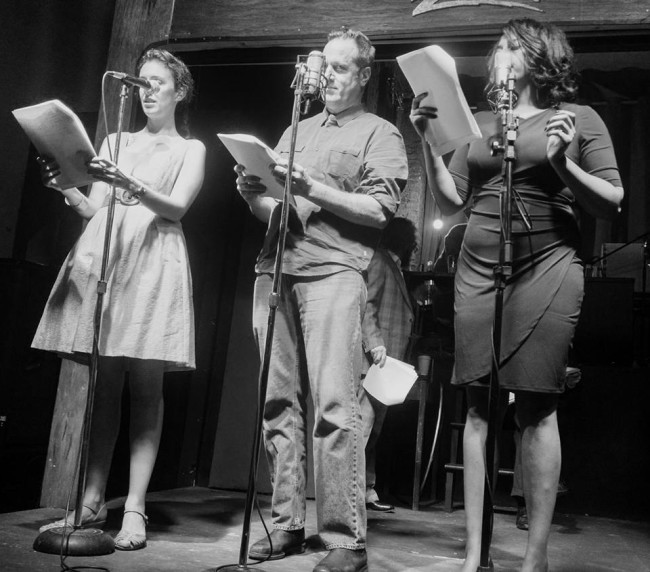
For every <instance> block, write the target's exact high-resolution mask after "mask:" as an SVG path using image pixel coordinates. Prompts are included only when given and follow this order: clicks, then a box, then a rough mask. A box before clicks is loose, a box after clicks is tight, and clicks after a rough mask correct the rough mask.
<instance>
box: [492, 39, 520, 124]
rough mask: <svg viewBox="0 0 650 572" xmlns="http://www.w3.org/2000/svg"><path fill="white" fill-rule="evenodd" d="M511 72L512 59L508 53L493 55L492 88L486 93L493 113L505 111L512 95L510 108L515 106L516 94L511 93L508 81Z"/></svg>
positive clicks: (500, 52) (501, 52)
mask: <svg viewBox="0 0 650 572" xmlns="http://www.w3.org/2000/svg"><path fill="white" fill-rule="evenodd" d="M511 72H512V57H511V55H510V54H509V53H507V52H503V51H497V52H496V53H495V54H494V66H493V68H492V80H493V82H492V87H491V88H490V91H489V92H488V93H487V100H488V103H489V104H490V108H491V109H492V112H493V113H499V111H505V110H507V109H508V108H509V107H510V105H511V102H510V96H511V95H512V107H514V106H515V105H516V104H517V92H515V91H514V89H513V90H512V91H511V89H510V87H511V86H510V85H509V82H508V79H509V78H510V73H511Z"/></svg>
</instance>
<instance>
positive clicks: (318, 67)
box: [303, 50, 325, 96]
mask: <svg viewBox="0 0 650 572" xmlns="http://www.w3.org/2000/svg"><path fill="white" fill-rule="evenodd" d="M324 74H325V55H324V54H323V52H318V51H315V50H314V51H313V52H309V55H308V56H307V71H306V75H305V79H304V84H303V85H304V91H305V95H311V96H318V93H319V91H320V90H321V89H322V88H323V85H324V79H325V78H324Z"/></svg>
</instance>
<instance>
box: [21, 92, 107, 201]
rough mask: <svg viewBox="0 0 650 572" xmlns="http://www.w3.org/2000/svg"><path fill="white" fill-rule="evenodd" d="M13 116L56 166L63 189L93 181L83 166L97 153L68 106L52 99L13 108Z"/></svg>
mask: <svg viewBox="0 0 650 572" xmlns="http://www.w3.org/2000/svg"><path fill="white" fill-rule="evenodd" d="M13 114H14V117H15V118H16V119H17V121H18V123H20V125H21V127H22V128H23V129H24V130H25V133H27V136H28V137H29V138H30V139H31V141H32V143H33V144H34V147H36V149H37V150H38V152H39V153H40V154H41V155H47V156H49V157H52V158H54V159H55V160H56V162H57V163H58V164H59V169H60V170H61V174H60V175H59V176H58V177H57V178H56V182H57V183H58V185H59V186H60V187H61V188H62V189H64V190H65V189H69V188H71V187H82V186H84V185H88V184H89V183H93V182H94V181H95V179H94V178H93V177H92V176H90V175H89V174H88V169H87V166H86V165H87V164H88V161H90V160H91V159H92V158H93V157H94V156H95V155H97V153H95V149H94V148H93V146H92V143H91V142H90V139H89V138H88V134H87V133H86V130H85V129H84V126H83V124H82V123H81V120H80V119H79V117H77V115H76V114H75V113H74V112H73V111H72V110H71V109H70V108H69V107H68V106H67V105H64V104H63V103H61V102H60V101H59V100H58V99H52V100H50V101H44V102H43V103H39V104H37V105H30V106H29V107H21V108H20V109H14V111H13Z"/></svg>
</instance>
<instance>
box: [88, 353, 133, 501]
mask: <svg viewBox="0 0 650 572" xmlns="http://www.w3.org/2000/svg"><path fill="white" fill-rule="evenodd" d="M123 387H124V361H123V359H122V358H107V357H102V358H100V362H99V370H98V375H97V385H96V387H95V400H94V404H93V416H92V426H91V431H90V441H89V444H88V445H89V446H88V472H87V477H86V489H85V491H84V505H86V506H88V507H90V508H92V509H93V510H97V509H99V508H100V507H101V506H102V505H103V504H104V502H105V492H106V482H107V480H108V474H109V471H110V468H111V462H112V460H113V451H114V449H115V442H116V440H117V435H118V433H119V430H120V416H121V405H122V389H123Z"/></svg>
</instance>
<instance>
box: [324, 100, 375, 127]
mask: <svg viewBox="0 0 650 572" xmlns="http://www.w3.org/2000/svg"><path fill="white" fill-rule="evenodd" d="M365 112H366V110H365V108H364V106H363V103H359V104H357V105H353V106H352V107H348V108H347V109H344V110H343V111H341V112H340V113H337V114H336V115H334V114H332V113H330V112H329V111H327V108H325V109H323V121H322V122H321V125H325V122H326V121H327V118H328V117H329V116H330V115H334V117H335V118H336V123H337V124H338V126H339V127H343V126H344V125H345V124H346V123H349V122H350V121H352V120H353V119H356V118H357V117H359V115H363V114H364V113H365Z"/></svg>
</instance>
